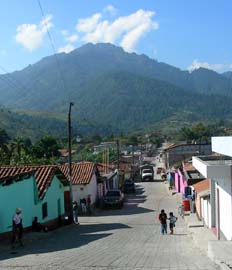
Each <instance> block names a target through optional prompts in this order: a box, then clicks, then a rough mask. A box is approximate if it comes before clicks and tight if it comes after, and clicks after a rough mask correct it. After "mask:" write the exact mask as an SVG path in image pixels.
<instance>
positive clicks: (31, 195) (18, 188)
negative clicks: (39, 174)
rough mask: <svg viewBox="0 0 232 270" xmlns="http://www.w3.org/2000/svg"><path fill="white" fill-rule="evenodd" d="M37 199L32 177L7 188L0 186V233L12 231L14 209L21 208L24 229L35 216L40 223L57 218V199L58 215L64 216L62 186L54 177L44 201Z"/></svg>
mask: <svg viewBox="0 0 232 270" xmlns="http://www.w3.org/2000/svg"><path fill="white" fill-rule="evenodd" d="M37 197H38V194H37V189H35V179H34V177H33V176H31V177H30V178H28V179H25V180H23V181H19V182H15V183H13V184H11V185H8V186H1V185H0V205H1V208H0V233H3V232H7V231H11V230H12V217H13V215H14V213H15V209H16V208H22V215H23V226H24V227H29V226H31V224H32V220H33V217H35V216H37V217H38V221H39V222H41V223H43V222H47V221H49V220H53V219H55V218H57V217H58V199H60V214H61V215H62V214H64V186H63V184H62V183H61V182H60V181H59V180H58V179H57V178H56V176H55V177H54V179H53V181H52V184H51V186H50V187H49V189H48V191H47V193H46V195H45V197H44V199H43V200H42V201H40V200H39V201H38V200H37ZM9 198H10V199H9ZM45 202H47V205H48V216H47V217H46V218H44V219H43V218H42V204H43V203H45ZM2 206H4V207H2Z"/></svg>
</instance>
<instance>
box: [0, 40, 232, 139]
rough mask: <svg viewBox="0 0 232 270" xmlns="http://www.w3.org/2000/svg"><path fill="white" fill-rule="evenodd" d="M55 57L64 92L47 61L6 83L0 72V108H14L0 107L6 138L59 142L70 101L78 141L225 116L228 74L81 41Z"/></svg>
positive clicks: (231, 87) (231, 86)
mask: <svg viewBox="0 0 232 270" xmlns="http://www.w3.org/2000/svg"><path fill="white" fill-rule="evenodd" d="M58 57H59V61H60V63H61V68H62V73H63V78H64V79H65V85H66V87H65V89H64V88H63V83H62V82H61V81H60V77H58V72H57V67H56V61H55V56H50V57H46V58H44V59H42V60H41V61H39V62H38V63H36V64H34V65H30V66H28V67H27V68H25V69H23V70H22V71H18V72H14V73H12V74H8V75H7V76H8V77H7V78H8V80H6V78H5V76H6V75H0V79H2V80H0V93H1V94H0V104H2V105H4V106H6V107H9V108H12V109H14V112H12V111H10V110H8V109H4V108H2V109H0V128H2V129H4V130H6V132H7V133H8V134H9V136H10V137H12V138H16V137H22V136H23V137H28V138H30V139H31V140H32V142H35V141H37V140H39V139H40V138H41V137H44V136H53V137H55V138H56V139H65V138H67V112H68V104H69V102H70V99H71V100H72V101H73V102H74V104H75V106H74V107H73V110H72V120H73V134H81V135H83V136H84V137H85V136H87V135H91V134H95V135H100V137H104V136H109V135H112V134H114V135H117V136H118V135H119V134H122V133H124V134H128V133H131V132H140V133H142V132H144V131H149V130H160V131H164V133H165V134H166V135H167V137H170V136H172V135H174V134H176V133H177V132H178V131H179V130H180V129H181V128H183V127H185V126H191V125H192V124H196V123H198V122H202V123H206V124H210V123H211V122H215V121H220V120H223V121H227V120H229V119H231V116H232V107H231V103H232V79H231V73H226V74H218V73H216V72H214V71H210V70H207V69H198V70H196V71H193V72H192V73H189V72H187V71H181V70H180V69H178V68H175V67H173V66H170V65H167V64H164V63H159V62H157V61H155V60H152V59H149V58H148V57H147V56H145V55H136V54H134V53H133V54H129V53H126V52H124V51H123V50H122V49H121V48H119V47H116V46H113V45H110V44H96V45H93V44H86V45H85V46H83V47H81V48H79V49H77V50H74V51H73V52H71V53H69V54H60V55H58ZM9 77H10V78H11V80H12V83H13V82H14V83H13V84H10V83H9ZM16 82H17V83H16ZM12 85H13V86H14V87H12ZM98 141H100V138H99V139H98Z"/></svg>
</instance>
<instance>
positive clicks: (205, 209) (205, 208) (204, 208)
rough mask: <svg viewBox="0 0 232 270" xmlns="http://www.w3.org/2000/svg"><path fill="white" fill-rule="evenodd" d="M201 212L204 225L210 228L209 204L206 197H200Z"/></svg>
mask: <svg viewBox="0 0 232 270" xmlns="http://www.w3.org/2000/svg"><path fill="white" fill-rule="evenodd" d="M201 213H202V219H203V221H204V224H205V226H206V227H208V228H211V206H210V201H209V198H208V197H202V198H201Z"/></svg>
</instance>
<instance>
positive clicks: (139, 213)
mask: <svg viewBox="0 0 232 270" xmlns="http://www.w3.org/2000/svg"><path fill="white" fill-rule="evenodd" d="M178 203H179V202H178V198H177V196H173V195H169V194H168V193H167V190H166V186H165V184H164V183H163V182H148V183H137V193H136V195H129V196H127V198H126V203H125V206H124V207H123V209H114V210H104V211H101V212H99V213H98V214H97V215H95V216H90V217H80V223H81V225H80V226H75V225H71V226H66V227H64V228H61V229H59V230H56V231H53V232H51V233H50V234H47V237H46V238H43V239H40V240H38V241H33V242H31V243H30V244H29V243H28V245H25V248H24V249H20V250H18V251H17V253H16V254H11V253H10V252H3V253H1V254H0V269H1V270H2V269H16V270H19V269H20V270H21V269H30V270H31V269H32V270H43V269H62V270H63V269H78V270H79V269H80V270H81V269H83V270H87V269H89V270H93V269H94V270H101V269H104V270H106V269H111V270H120V269H121V270H126V269H127V270H132V269H136V270H142V269H143V270H167V269H168V270H195V269H196V270H216V269H219V267H218V265H216V264H215V263H214V262H212V261H211V260H210V259H209V258H208V257H207V256H205V254H204V253H203V252H202V251H201V250H200V249H199V248H198V247H197V246H196V244H195V242H194V241H193V237H192V234H191V233H190V232H188V230H187V226H186V222H185V219H181V218H179V219H178V222H177V226H176V227H175V234H174V235H170V234H168V235H162V234H161V233H160V224H159V221H158V218H157V217H158V214H159V212H160V209H162V208H164V209H166V212H167V213H168V212H170V211H173V212H174V214H175V215H177V207H178Z"/></svg>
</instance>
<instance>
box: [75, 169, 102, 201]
mask: <svg viewBox="0 0 232 270" xmlns="http://www.w3.org/2000/svg"><path fill="white" fill-rule="evenodd" d="M89 194H91V202H92V203H95V202H96V200H97V178H96V175H95V174H93V175H92V178H91V181H90V183H89V184H86V185H73V200H75V201H77V203H78V204H80V199H82V198H86V199H87V197H88V195H89Z"/></svg>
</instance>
